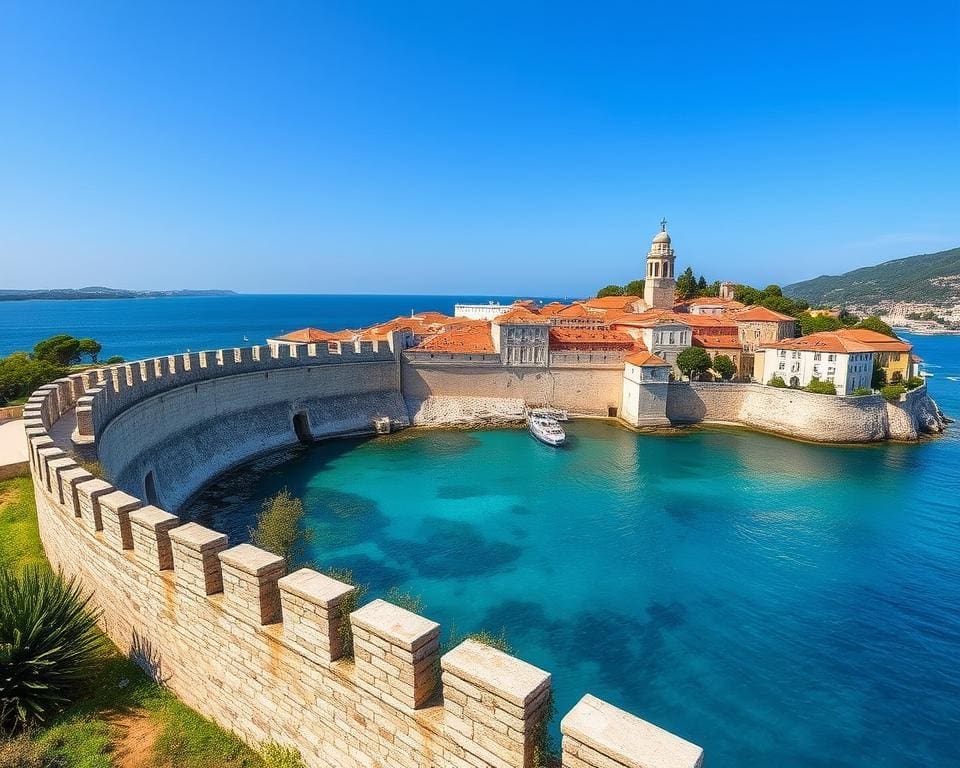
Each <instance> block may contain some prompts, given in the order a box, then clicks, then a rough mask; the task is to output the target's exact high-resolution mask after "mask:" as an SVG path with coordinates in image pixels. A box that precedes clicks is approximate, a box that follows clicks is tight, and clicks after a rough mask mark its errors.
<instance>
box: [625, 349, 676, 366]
mask: <svg viewBox="0 0 960 768" xmlns="http://www.w3.org/2000/svg"><path fill="white" fill-rule="evenodd" d="M625 362H628V363H630V365H639V366H646V367H652V366H663V365H666V366H669V365H670V363H668V362H667V361H666V360H663V359H661V358H659V357H657V356H656V355H654V354H652V353H650V352H647V351H646V350H643V351H641V352H636V353H635V354H632V355H630V357H628V358H627V359H626V361H625Z"/></svg>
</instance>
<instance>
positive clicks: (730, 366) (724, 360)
mask: <svg viewBox="0 0 960 768" xmlns="http://www.w3.org/2000/svg"><path fill="white" fill-rule="evenodd" d="M711 367H712V368H713V370H714V371H716V372H717V373H718V374H719V375H720V378H721V379H723V380H724V381H730V379H732V378H733V374H735V373H736V372H737V366H736V365H735V364H734V362H733V360H731V359H730V358H729V357H728V356H727V355H717V356H716V357H715V358H713V365H712V366H711Z"/></svg>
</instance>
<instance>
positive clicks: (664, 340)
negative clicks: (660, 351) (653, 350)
mask: <svg viewBox="0 0 960 768" xmlns="http://www.w3.org/2000/svg"><path fill="white" fill-rule="evenodd" d="M688 335H689V332H688V331H654V334H653V343H654V344H666V345H668V346H670V345H673V346H676V345H677V344H680V345H686V343H687V338H688Z"/></svg>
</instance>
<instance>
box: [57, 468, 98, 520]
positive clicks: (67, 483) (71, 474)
mask: <svg viewBox="0 0 960 768" xmlns="http://www.w3.org/2000/svg"><path fill="white" fill-rule="evenodd" d="M93 479H94V477H93V475H91V474H90V473H89V472H87V470H85V469H83V467H73V468H72V469H65V470H64V471H62V472H61V473H60V490H61V493H62V494H63V505H64V506H65V507H66V508H67V509H69V510H70V511H71V512H73V515H74V517H80V495H79V494H78V493H77V486H78V485H79V484H80V483H85V482H86V481H87V480H93Z"/></svg>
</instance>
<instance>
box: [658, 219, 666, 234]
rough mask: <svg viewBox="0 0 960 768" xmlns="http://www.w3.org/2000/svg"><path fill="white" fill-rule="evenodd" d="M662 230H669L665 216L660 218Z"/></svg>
mask: <svg viewBox="0 0 960 768" xmlns="http://www.w3.org/2000/svg"><path fill="white" fill-rule="evenodd" d="M660 231H661V232H666V231H667V220H666V219H665V218H661V219H660Z"/></svg>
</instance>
